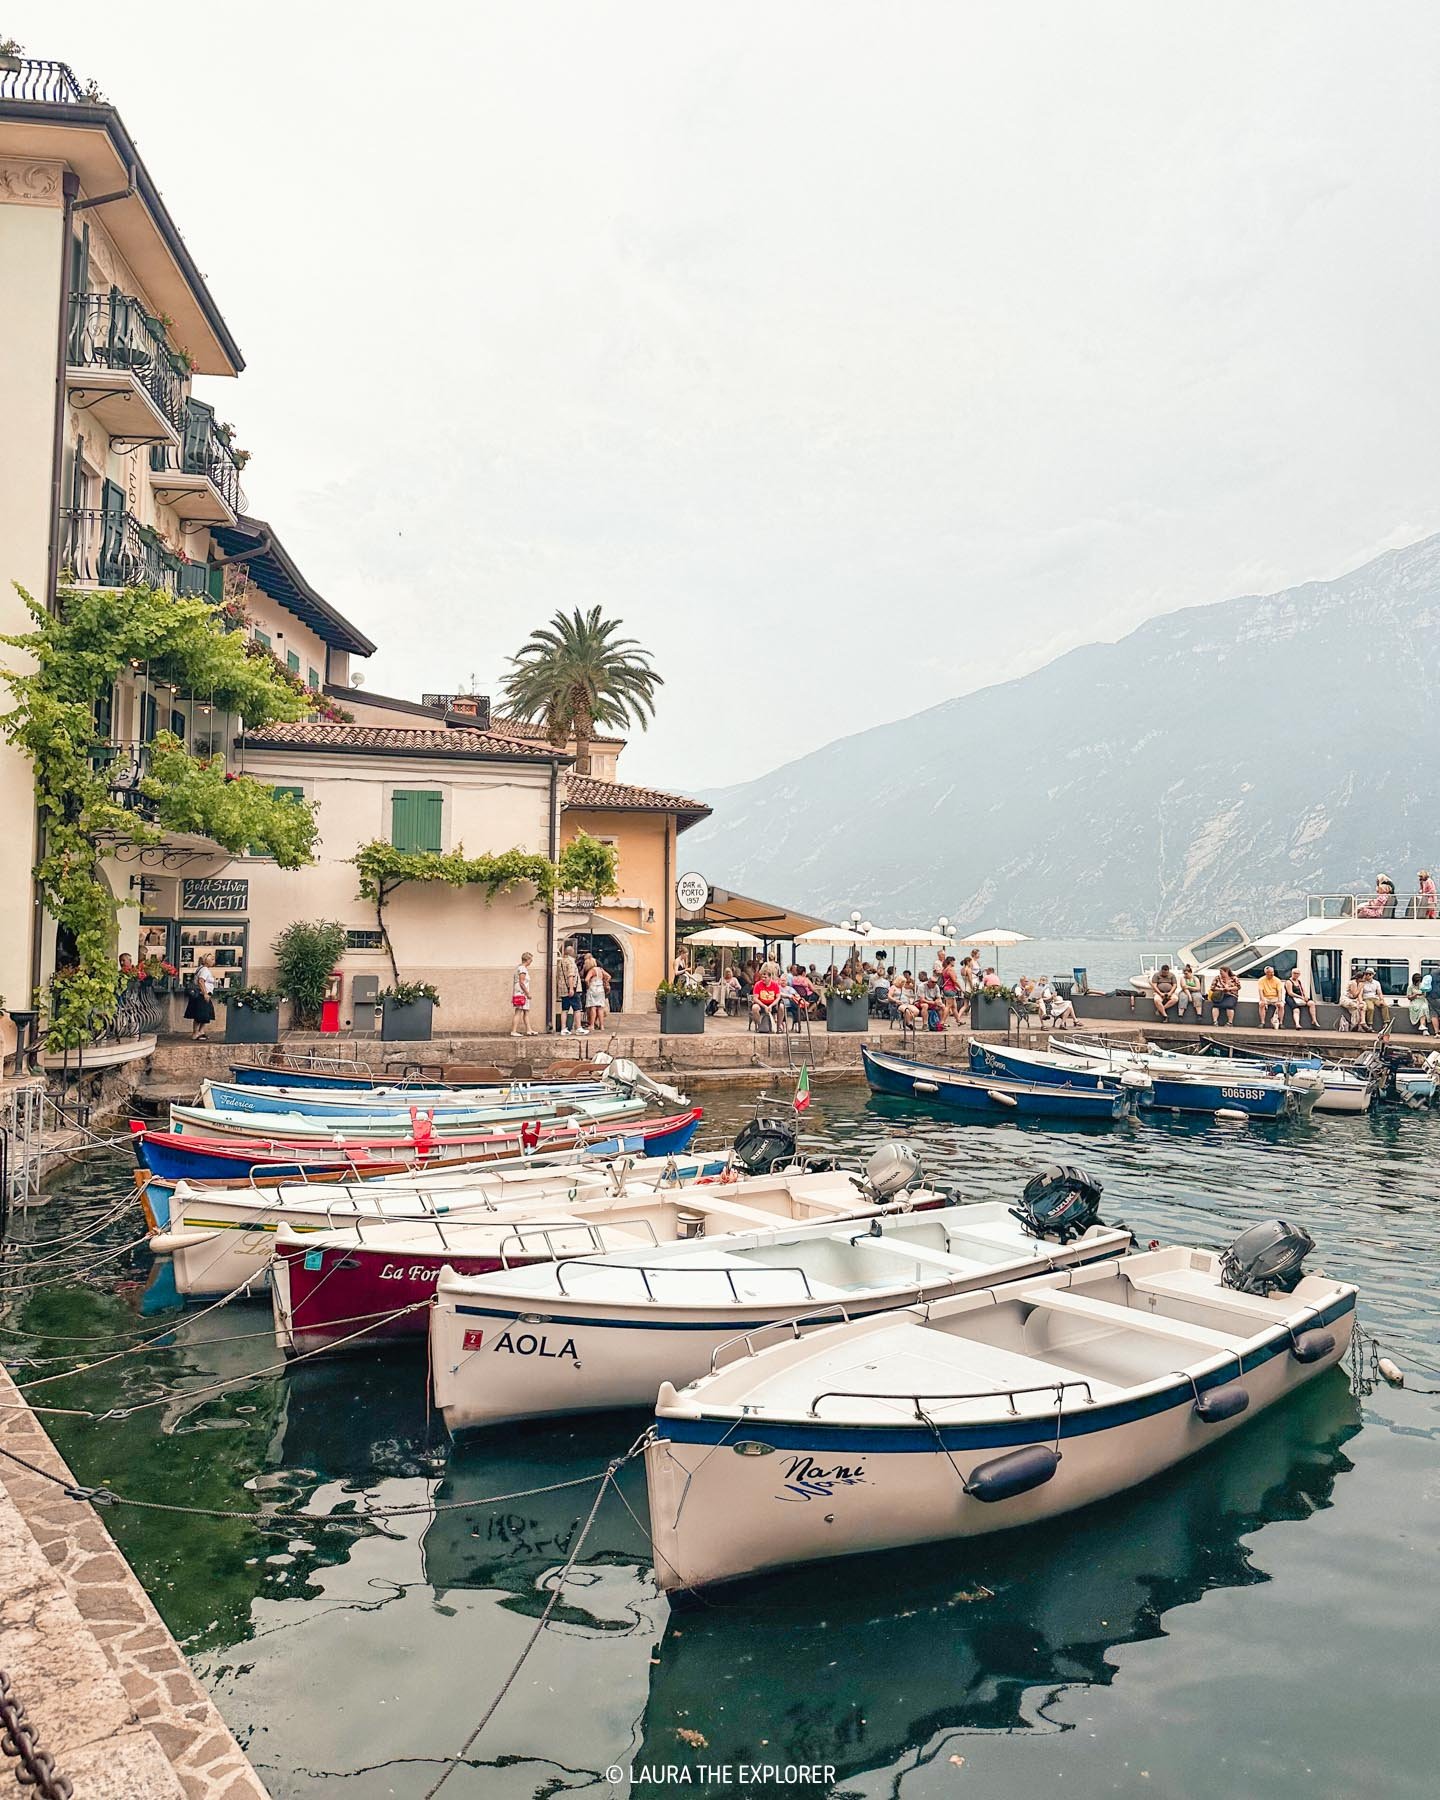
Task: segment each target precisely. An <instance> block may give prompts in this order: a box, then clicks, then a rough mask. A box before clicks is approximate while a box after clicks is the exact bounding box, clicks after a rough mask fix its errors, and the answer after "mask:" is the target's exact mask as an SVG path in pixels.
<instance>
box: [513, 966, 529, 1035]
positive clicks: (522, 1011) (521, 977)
mask: <svg viewBox="0 0 1440 1800" xmlns="http://www.w3.org/2000/svg"><path fill="white" fill-rule="evenodd" d="M534 960H535V952H534V951H533V950H527V951H525V953H524V954H523V955H522V956H521V958H520V960H519V962H518V963H516V965H515V973H514V974H513V975H512V976H511V978H510V1010H511V1011H512V1012H513V1013H514V1015H515V1021H514V1023H513V1024H512V1025H511V1027H510V1035H511V1037H522V1036H523V1037H529V1036H531V1026H530V998H531V996H530V965H531V963H532V962H534Z"/></svg>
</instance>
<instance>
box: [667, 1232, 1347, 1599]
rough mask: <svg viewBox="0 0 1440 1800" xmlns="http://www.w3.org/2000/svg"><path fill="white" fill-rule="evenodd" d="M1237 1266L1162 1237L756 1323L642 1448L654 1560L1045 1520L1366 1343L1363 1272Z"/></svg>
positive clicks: (725, 1571) (849, 1547) (850, 1549)
mask: <svg viewBox="0 0 1440 1800" xmlns="http://www.w3.org/2000/svg"><path fill="white" fill-rule="evenodd" d="M1276 1226H1279V1222H1278V1221H1277V1222H1276V1225H1275V1226H1272V1227H1256V1228H1252V1230H1253V1231H1259V1232H1261V1233H1264V1232H1266V1231H1270V1230H1274V1229H1275V1228H1276ZM1280 1229H1281V1230H1288V1229H1289V1228H1287V1227H1280ZM1251 1235H1252V1234H1251V1233H1247V1234H1246V1237H1250V1236H1251ZM1298 1235H1299V1237H1300V1238H1301V1239H1303V1243H1304V1245H1305V1247H1306V1248H1308V1247H1310V1240H1309V1239H1308V1237H1305V1236H1304V1234H1303V1233H1301V1234H1298ZM1244 1243H1245V1238H1243V1237H1242V1239H1241V1240H1240V1241H1239V1243H1237V1245H1236V1246H1234V1250H1235V1251H1239V1250H1240V1248H1241V1245H1243V1244H1244ZM1226 1272H1227V1264H1226V1259H1225V1258H1224V1257H1222V1256H1218V1255H1215V1254H1214V1253H1212V1252H1210V1251H1207V1250H1189V1249H1165V1250H1157V1251H1151V1252H1147V1253H1142V1254H1139V1255H1135V1256H1129V1257H1125V1258H1123V1259H1118V1260H1111V1261H1107V1262H1104V1263H1100V1264H1091V1265H1089V1266H1087V1267H1084V1268H1080V1269H1075V1270H1067V1271H1065V1272H1063V1273H1056V1274H1052V1275H1045V1276H1041V1277H1038V1278H1037V1279H1034V1280H1029V1281H1022V1282H1015V1283H1011V1284H1009V1285H1008V1286H1006V1287H1003V1288H999V1289H996V1290H994V1291H993V1292H990V1293H984V1294H966V1295H962V1296H960V1297H958V1298H955V1299H948V1300H942V1301H939V1302H932V1303H930V1304H928V1305H925V1306H912V1307H907V1308H905V1309H904V1310H902V1311H899V1312H890V1313H887V1314H884V1315H883V1316H881V1317H878V1318H868V1319H860V1320H855V1321H852V1322H850V1323H847V1324H840V1325H832V1326H829V1327H828V1328H826V1329H825V1330H822V1331H819V1332H815V1333H812V1334H807V1335H804V1336H800V1335H798V1334H794V1335H792V1334H790V1333H786V1335H785V1337H784V1339H783V1340H782V1341H781V1342H779V1343H771V1344H770V1345H769V1346H768V1347H764V1348H759V1349H758V1350H756V1351H755V1352H754V1353H753V1354H750V1353H747V1351H748V1350H749V1348H750V1347H749V1346H748V1345H746V1344H744V1343H740V1344H737V1345H735V1346H734V1347H733V1349H732V1352H731V1353H730V1355H731V1358H733V1359H727V1356H726V1355H724V1354H722V1355H720V1356H717V1357H716V1359H715V1364H716V1366H715V1368H714V1370H713V1371H712V1372H711V1373H709V1374H708V1375H706V1376H705V1377H704V1378H703V1379H701V1380H699V1381H697V1382H695V1383H694V1384H693V1385H692V1386H691V1387H689V1388H686V1389H684V1390H683V1391H677V1388H676V1386H675V1385H674V1384H673V1383H671V1382H668V1381H667V1382H666V1383H665V1384H664V1386H663V1387H662V1388H661V1390H660V1396H659V1401H658V1403H657V1406H656V1417H655V1429H654V1434H653V1437H652V1440H651V1441H650V1443H649V1445H648V1446H647V1449H646V1452H645V1468H646V1476H647V1480H648V1484H649V1492H650V1529H651V1537H652V1541H653V1544H654V1554H655V1574H656V1578H657V1580H658V1581H659V1583H660V1585H661V1587H662V1588H664V1589H666V1590H668V1591H671V1592H674V1591H676V1590H693V1589H698V1588H704V1587H708V1586H710V1585H711V1584H713V1583H715V1582H722V1581H731V1580H735V1579H738V1578H740V1577H743V1576H747V1575H752V1574H755V1573H757V1572H759V1571H761V1570H765V1569H775V1568H781V1567H784V1566H786V1565H789V1564H794V1563H803V1562H810V1561H815V1560H819V1559H821V1558H828V1557H836V1556H851V1555H855V1554H857V1553H859V1552H863V1551H870V1550H883V1549H891V1548H895V1547H898V1546H902V1545H911V1544H924V1543H937V1542H941V1541H943V1540H946V1539H950V1538H957V1537H972V1536H980V1535H982V1534H984V1533H988V1532H995V1531H1004V1530H1008V1529H1009V1528H1011V1527H1013V1526H1018V1525H1033V1524H1035V1523H1037V1522H1038V1521H1041V1520H1044V1519H1051V1518H1054V1517H1056V1516H1057V1515H1058V1514H1062V1513H1066V1512H1070V1511H1073V1510H1074V1509H1075V1508H1076V1507H1081V1506H1086V1505H1088V1504H1090V1503H1091V1502H1093V1501H1097V1500H1103V1499H1106V1498H1108V1497H1109V1496H1111V1495H1114V1494H1118V1493H1120V1492H1122V1491H1123V1490H1124V1489H1126V1488H1129V1487H1133V1486H1135V1485H1136V1484H1137V1483H1138V1482H1141V1481H1145V1480H1147V1479H1148V1478H1149V1477H1151V1476H1153V1475H1156V1474H1158V1473H1159V1472H1160V1471H1161V1470H1164V1469H1168V1468H1170V1467H1172V1466H1173V1465H1174V1464H1175V1463H1178V1462H1181V1461H1183V1460H1184V1458H1186V1457H1188V1456H1192V1455H1193V1454H1194V1453H1195V1452H1196V1451H1199V1450H1203V1449H1204V1448H1206V1447H1207V1446H1208V1445H1210V1444H1212V1443H1215V1442H1216V1441H1218V1440H1219V1439H1220V1438H1222V1437H1224V1436H1225V1435H1227V1434H1228V1433H1229V1432H1231V1431H1233V1430H1235V1429H1237V1428H1238V1427H1239V1426H1240V1425H1242V1424H1244V1423H1245V1422H1246V1421H1248V1420H1250V1419H1253V1418H1255V1417H1256V1416H1257V1415H1258V1414H1259V1413H1261V1412H1262V1411H1263V1410H1264V1409H1265V1408H1266V1407H1268V1406H1271V1405H1273V1404H1274V1403H1275V1402H1276V1401H1278V1400H1281V1399H1283V1398H1284V1397H1285V1396H1286V1395H1287V1394H1289V1393H1291V1392H1293V1391H1294V1390H1295V1389H1296V1388H1297V1387H1299V1386H1300V1385H1301V1384H1302V1383H1304V1382H1307V1381H1311V1380H1313V1379H1314V1377H1315V1376H1316V1375H1318V1374H1319V1373H1320V1372H1321V1371H1322V1370H1324V1369H1327V1368H1329V1367H1331V1366H1332V1365H1333V1364H1334V1363H1336V1362H1338V1361H1339V1360H1340V1358H1341V1357H1342V1356H1343V1355H1344V1354H1345V1351H1346V1349H1347V1347H1348V1345H1349V1342H1350V1335H1351V1329H1352V1326H1353V1322H1354V1307H1355V1293H1356V1290H1355V1289H1354V1288H1353V1287H1352V1286H1350V1285H1349V1284H1348V1283H1346V1282H1342V1281H1331V1280H1329V1279H1327V1278H1325V1277H1323V1276H1320V1275H1304V1276H1301V1277H1300V1278H1299V1280H1298V1283H1297V1284H1296V1285H1295V1286H1294V1289H1293V1291H1291V1292H1271V1293H1269V1294H1261V1293H1256V1292H1242V1291H1237V1290H1236V1289H1235V1288H1233V1287H1231V1286H1229V1285H1227V1280H1226Z"/></svg>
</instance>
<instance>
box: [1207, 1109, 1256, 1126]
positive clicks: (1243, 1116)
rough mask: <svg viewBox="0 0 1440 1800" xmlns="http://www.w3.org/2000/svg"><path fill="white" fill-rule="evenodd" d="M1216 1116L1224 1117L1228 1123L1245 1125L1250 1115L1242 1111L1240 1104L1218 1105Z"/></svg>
mask: <svg viewBox="0 0 1440 1800" xmlns="http://www.w3.org/2000/svg"><path fill="white" fill-rule="evenodd" d="M1215 1117H1216V1118H1217V1119H1223V1120H1224V1121H1225V1123H1226V1124H1227V1125H1243V1124H1244V1123H1245V1121H1246V1120H1247V1119H1248V1118H1249V1117H1250V1115H1249V1113H1247V1112H1242V1111H1241V1110H1240V1108H1239V1107H1238V1106H1217V1107H1216V1108H1215Z"/></svg>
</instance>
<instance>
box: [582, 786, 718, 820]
mask: <svg viewBox="0 0 1440 1800" xmlns="http://www.w3.org/2000/svg"><path fill="white" fill-rule="evenodd" d="M565 807H566V810H567V811H570V812H663V813H678V814H680V816H681V819H682V821H683V823H681V824H680V827H679V829H680V830H682V831H683V830H684V829H685V826H687V825H694V824H697V823H698V822H699V821H700V820H701V819H705V818H708V817H709V816H710V808H709V807H708V806H707V805H706V804H705V802H704V801H703V800H687V799H686V798H685V796H684V795H683V794H667V793H665V792H663V790H662V789H660V788H648V787H632V786H631V785H630V783H629V782H628V781H599V780H597V779H596V778H595V777H594V776H593V775H567V776H566V777H565Z"/></svg>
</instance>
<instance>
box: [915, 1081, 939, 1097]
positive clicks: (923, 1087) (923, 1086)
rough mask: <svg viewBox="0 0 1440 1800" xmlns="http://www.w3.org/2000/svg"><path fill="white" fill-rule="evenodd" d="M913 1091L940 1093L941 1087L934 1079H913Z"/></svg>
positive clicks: (917, 1092)
mask: <svg viewBox="0 0 1440 1800" xmlns="http://www.w3.org/2000/svg"><path fill="white" fill-rule="evenodd" d="M910 1087H911V1091H912V1092H914V1093H916V1094H938V1093H939V1092H940V1089H939V1088H938V1087H937V1086H936V1085H935V1083H934V1082H933V1081H912V1082H911V1083H910Z"/></svg>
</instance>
